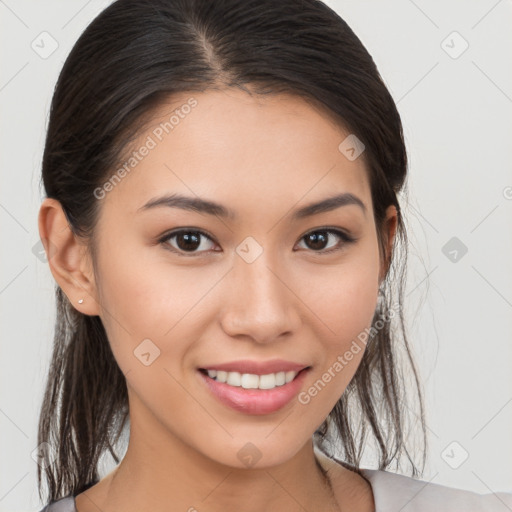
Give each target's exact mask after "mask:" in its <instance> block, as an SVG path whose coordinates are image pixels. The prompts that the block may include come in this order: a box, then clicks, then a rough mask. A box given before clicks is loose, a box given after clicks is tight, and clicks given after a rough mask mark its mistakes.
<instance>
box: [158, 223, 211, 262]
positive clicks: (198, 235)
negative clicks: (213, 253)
mask: <svg viewBox="0 0 512 512" xmlns="http://www.w3.org/2000/svg"><path fill="white" fill-rule="evenodd" d="M173 239H176V240H175V243H176V245H177V247H175V246H173V244H171V243H169V241H170V240H173ZM201 239H207V240H209V241H210V242H212V243H213V240H212V238H211V237H210V236H209V235H207V234H206V233H205V232H204V231H201V230H196V229H194V230H192V229H182V230H180V231H174V232H173V233H169V234H167V235H165V236H164V237H163V238H161V239H160V240H159V243H161V244H164V246H165V247H166V248H167V249H169V250H171V251H173V252H176V253H178V254H180V253H191V254H192V255H194V254H196V253H200V252H204V251H205V250H206V251H207V250H208V247H207V246H208V243H207V242H206V243H205V241H204V240H201ZM205 246H206V247H205ZM196 249H202V250H200V251H197V250H196ZM180 256H184V254H180Z"/></svg>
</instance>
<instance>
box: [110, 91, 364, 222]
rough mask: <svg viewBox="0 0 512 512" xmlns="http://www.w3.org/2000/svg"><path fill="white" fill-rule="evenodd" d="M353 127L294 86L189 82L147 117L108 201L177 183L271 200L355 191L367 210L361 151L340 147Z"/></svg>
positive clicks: (220, 196)
mask: <svg viewBox="0 0 512 512" xmlns="http://www.w3.org/2000/svg"><path fill="white" fill-rule="evenodd" d="M349 135H350V133H349V132H348V131H347V130H346V129H345V128H344V127H343V126H342V125H341V124H339V123H337V122H335V120H334V116H332V115H329V114H328V113H327V112H326V111H324V110H323V109H320V108H318V107H317V106H316V105H313V104H311V103H309V102H308V101H306V100H305V99H304V98H302V97H299V96H296V95H291V94H277V95H270V96H261V95H252V96H251V95H249V94H248V93H246V92H244V91H241V90H238V89H229V90H221V91H206V92H199V93H198V92H193V93H185V92H183V93H180V94H177V95H174V96H173V97H172V100H170V101H168V102H166V103H164V104H161V105H160V106H159V107H157V108H156V109H154V110H153V111H152V112H151V115H150V116H148V117H147V119H146V121H145V123H144V128H143V130H142V131H141V132H140V133H139V136H138V137H137V139H136V140H135V142H134V143H132V144H131V145H130V147H129V148H128V149H127V151H126V152H125V154H124V159H123V162H122V163H121V165H122V164H123V163H124V164H125V166H124V167H125V172H124V173H123V174H124V177H123V179H122V180H119V182H118V184H117V185H116V186H115V187H114V190H113V191H112V192H109V194H107V202H111V201H114V202H115V203H116V204H118V205H123V206H124V207H125V209H127V210H128V211H129V212H130V213H132V214H135V213H136V211H137V210H138V209H139V208H140V206H142V205H143V204H144V203H145V202H146V201H147V200H149V199H150V198H151V197H153V196H155V195H157V194H158V195H161V194H162V193H164V192H180V193H187V195H196V196H200V197H203V196H204V197H214V198H215V200H216V201H218V202H220V203H227V204H230V205H232V208H231V209H233V210H237V207H240V208H242V209H243V207H251V208H252V207H259V208H260V209H265V208H267V206H268V205H269V204H270V203H275V202H276V201H277V202H278V203H280V204H282V205H283V207H284V206H285V205H288V206H291V205H293V204H296V203H297V202H298V201H302V202H303V203H309V202H312V201H314V200H315V199H318V198H325V197H326V195H333V194H334V193H335V192H351V193H354V194H356V195H358V196H359V197H361V198H362V199H363V200H364V201H365V203H366V204H367V207H368V209H369V210H370V209H371V204H368V202H369V199H370V191H369V187H368V180H367V173H366V169H365V161H364V153H363V154H362V155H361V157H359V158H357V159H355V160H349V159H348V158H347V157H346V156H345V154H344V153H343V152H342V151H341V150H340V149H339V146H340V144H342V143H343V141H344V140H346V139H347V137H348V136H349ZM142 154H143V155H142ZM126 164H128V165H126ZM116 196H117V200H116Z"/></svg>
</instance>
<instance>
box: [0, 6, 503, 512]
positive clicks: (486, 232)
mask: <svg viewBox="0 0 512 512" xmlns="http://www.w3.org/2000/svg"><path fill="white" fill-rule="evenodd" d="M109 3H110V2H105V1H103V2H102V1H94V0H91V1H86V0H80V1H79V0H72V1H71V0H67V1H55V0H52V1H48V0H47V1H45V2H44V4H43V3H42V2H37V1H35V0H31V1H24V2H14V0H0V38H1V45H0V48H1V50H0V51H1V52H2V62H3V65H2V67H1V75H0V104H1V109H2V110H1V112H2V117H1V122H0V129H1V138H0V140H1V141H2V142H1V144H2V147H1V151H0V161H1V187H0V227H1V235H2V243H1V265H0V322H1V323H0V325H1V358H0V365H1V375H0V376H1V384H0V455H1V456H0V512H1V511H21V510H38V509H39V500H38V497H37V490H36V462H35V461H34V459H33V458H32V454H33V452H34V450H35V449H36V445H37V436H36V432H37V419H38V413H39V407H40V402H41V398H42V392H43V382H44V378H45V375H46V372H47V370H48V363H49V357H50V351H51V346H52V336H53V321H54V298H53V287H54V281H53V277H52V275H51V273H50V270H49V267H48V264H47V263H46V262H44V261H41V260H40V259H38V258H37V257H36V255H35V254H34V252H33V248H34V247H35V246H37V243H38V242H39V233H38V229H37V214H38V210H39V206H40V204H41V201H42V192H40V190H39V186H38V183H39V179H40V164H41V156H42V150H43V144H44V137H45V127H46V122H47V116H48V109H49V105H50V100H51V95H52V91H53V87H54V84H55V81H56V78H57V75H58V73H59V71H60V69H61V66H62V64H63V62H64V59H65V58H66V56H67V55H68V53H69V51H70V50H71V47H72V46H73V44H74V43H75V41H76V39H77V38H78V36H79V35H80V33H81V32H82V31H83V30H84V28H85V27H86V26H87V24H88V23H89V22H90V21H91V20H92V18H93V17H94V16H95V15H96V14H97V13H98V12H99V11H100V10H102V9H103V8H104V7H105V6H106V5H108V4H109ZM326 3H327V4H328V5H329V6H331V7H332V8H334V9H335V10H336V11H337V12H338V13H339V14H340V15H341V17H342V18H344V19H345V20H346V21H347V23H348V24H349V25H350V26H351V28H352V29H353V30H354V32H355V33H356V34H357V35H358V37H359V38H360V39H361V41H362V42H363V44H364V45H365V46H366V48H367V49H368V51H369V52H370V54H371V55H372V56H373V58H374V60H375V62H376V64H377V66H378V68H379V71H380V73H381V75H382V77H383V79H384V81H385V83H386V84H387V86H388V88H389V90H390V92H391V94H392V95H393V98H394V99H395V102H396V103H397V106H398V109H399V112H400V115H401V116H402V122H403V125H404V132H405V138H406V144H407V146H408V153H409V158H410V176H409V179H408V183H409V193H408V202H406V203H403V208H404V210H405V213H406V221H407V228H408V233H409V238H410V256H409V261H410V266H409V274H408V285H407V292H406V295H407V307H408V308H409V316H408V321H409V325H410V329H409V333H408V334H409V340H410V343H411V345H412V347H413V350H414V354H415V356H416V361H417V363H418V366H419V369H420V374H421V377H422V379H423V381H424V387H425V392H426V406H427V421H428V432H429V442H430V448H429V463H428V465H427V468H426V471H425V473H424V475H423V477H422V478H423V479H424V480H430V481H432V482H435V483H440V484H444V485H450V486H454V487H460V488H465V489H470V490H473V491H477V492H480V493H488V492H492V491H497V490H505V491H512V435H511V433H512V372H511V366H512V270H511V268H512V265H511V261H512V260H511V256H512V170H511V163H512V155H511V147H512V143H511V141H512V70H511V65H510V62H512V59H511V53H512V31H511V30H510V27H511V21H512V3H511V2H510V0H509V1H505V0H501V1H497V2H496V1H495V0H489V1H479V2H475V1H471V2H470V1H467V0H460V1H450V2H446V1H440V0H437V1H430V2H427V1H421V2H420V1H416V2H413V1H411V0H409V1H405V0H404V1H398V0H394V1H388V2H381V1H377V0H372V1H362V0H358V1H341V0H340V1H328V2H326ZM466 250H467V252H465V251H466ZM466 457H467V458H466ZM464 459H465V460H464ZM371 464H372V459H371V457H369V458H368V459H367V464H366V466H367V467H371ZM108 470H110V469H108Z"/></svg>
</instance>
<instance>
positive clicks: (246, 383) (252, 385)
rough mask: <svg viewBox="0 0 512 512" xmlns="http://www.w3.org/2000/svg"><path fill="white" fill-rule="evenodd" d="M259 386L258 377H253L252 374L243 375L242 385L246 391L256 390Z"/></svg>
mask: <svg viewBox="0 0 512 512" xmlns="http://www.w3.org/2000/svg"><path fill="white" fill-rule="evenodd" d="M258 384H259V377H258V375H253V374H251V373H244V374H243V375H242V380H241V385H242V387H243V388H244V389H256V388H257V387H258Z"/></svg>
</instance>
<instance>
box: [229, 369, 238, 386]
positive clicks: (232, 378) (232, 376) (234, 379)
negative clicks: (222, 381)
mask: <svg viewBox="0 0 512 512" xmlns="http://www.w3.org/2000/svg"><path fill="white" fill-rule="evenodd" d="M226 384H229V385H230V386H237V387H238V386H240V374H239V373H238V372H229V373H228V378H227V380H226Z"/></svg>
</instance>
